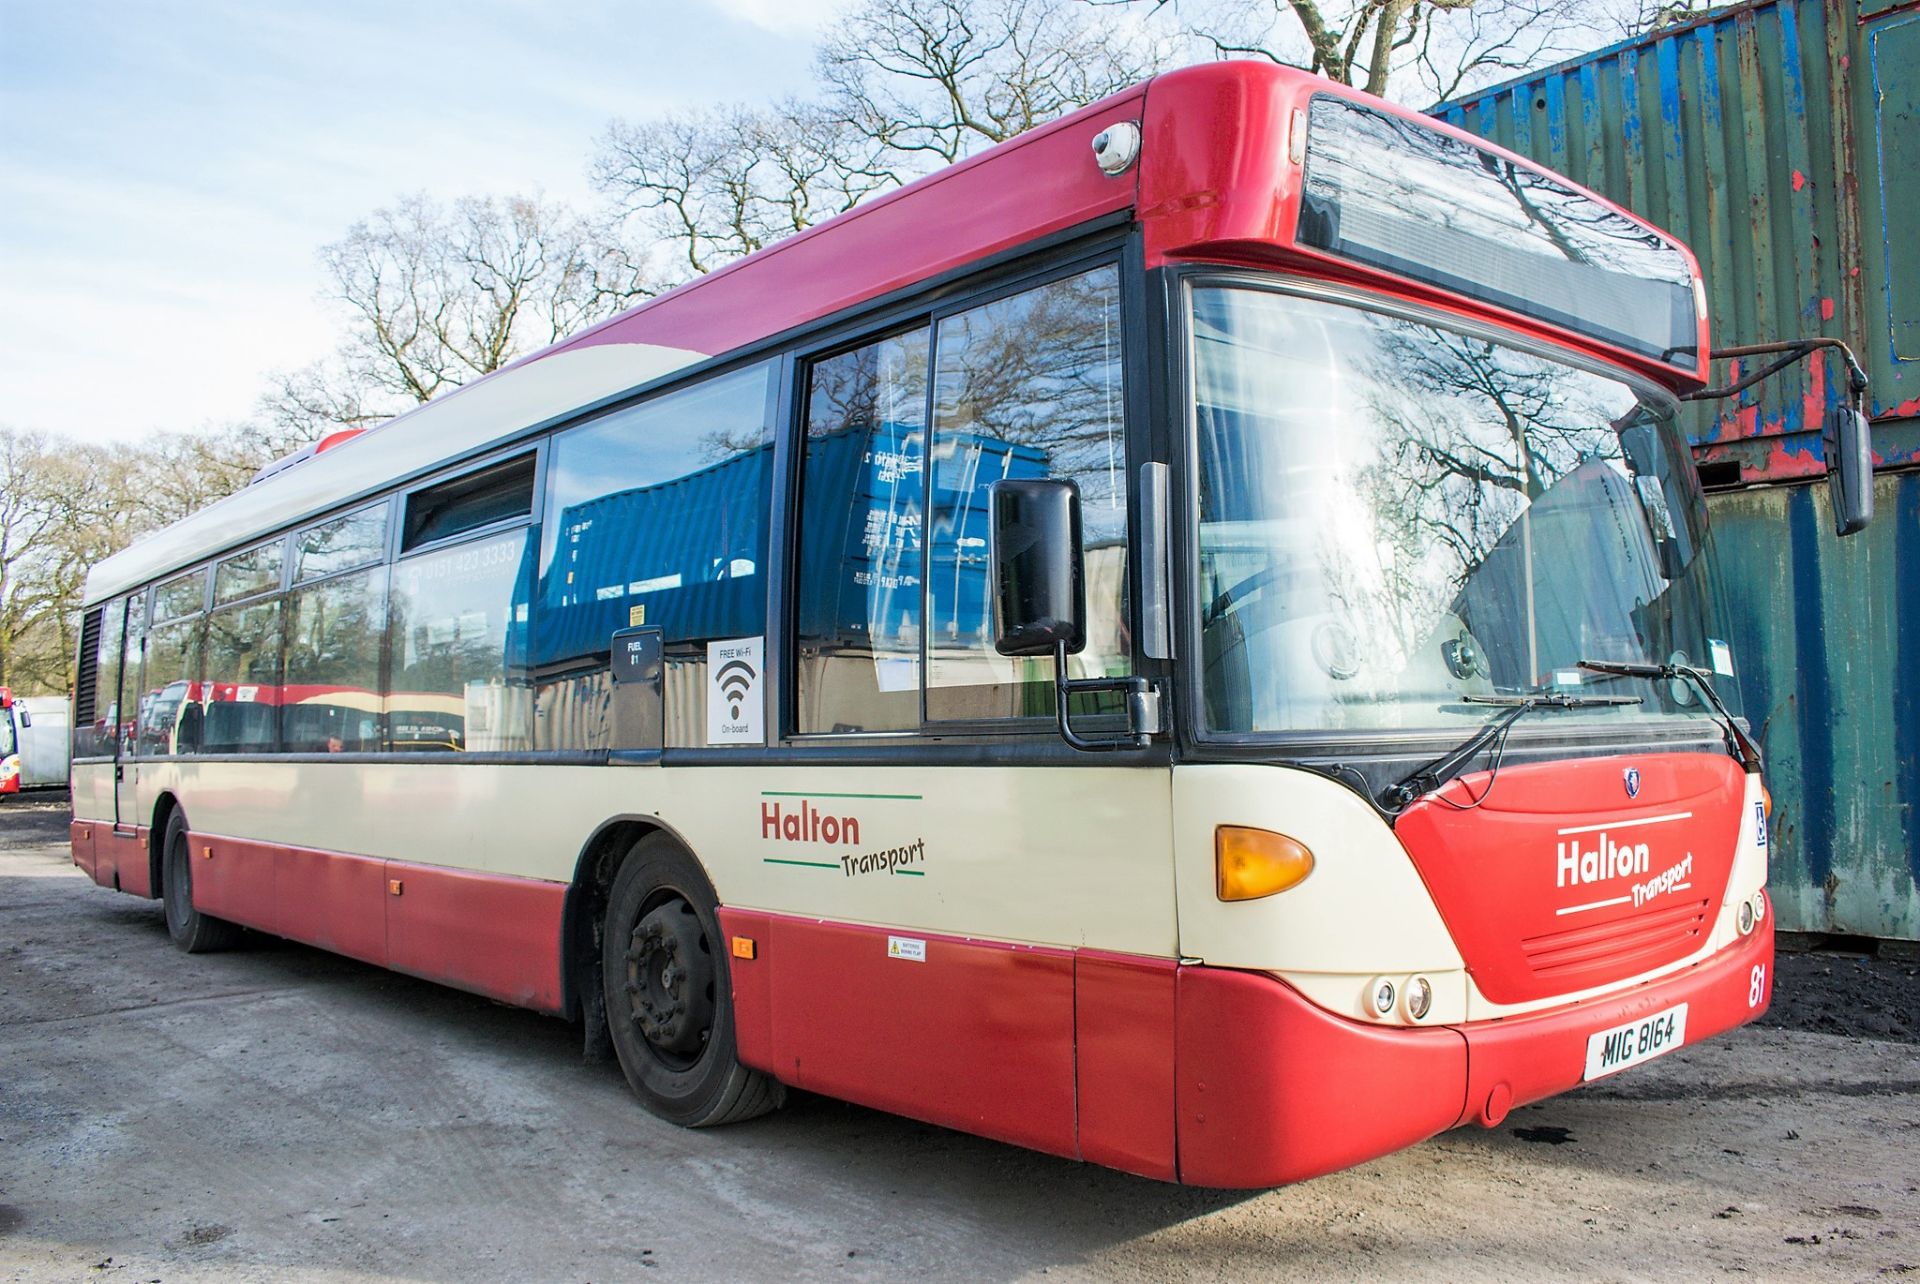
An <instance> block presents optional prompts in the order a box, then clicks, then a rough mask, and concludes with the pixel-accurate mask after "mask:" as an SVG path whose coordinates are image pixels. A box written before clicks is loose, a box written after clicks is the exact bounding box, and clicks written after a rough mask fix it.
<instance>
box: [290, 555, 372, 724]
mask: <svg viewBox="0 0 1920 1284" xmlns="http://www.w3.org/2000/svg"><path fill="white" fill-rule="evenodd" d="M348 520H352V519H348ZM386 617H387V568H386V567H384V566H380V567H375V568H374V569H372V570H367V571H361V572H359V573H358V574H354V575H341V576H337V577H335V578H333V579H330V580H327V581H325V582H324V583H320V584H309V585H306V586H304V587H302V588H297V589H295V590H293V591H292V592H291V593H289V594H287V659H286V673H285V681H284V683H283V685H282V687H281V691H282V701H281V713H280V717H281V728H280V741H281V747H282V748H284V749H286V750H287V751H288V752H289V753H375V752H378V751H379V750H380V749H381V748H382V747H383V746H382V744H381V734H380V726H381V716H380V715H381V685H380V650H381V646H382V643H383V642H384V640H385V637H386V625H387V618H386Z"/></svg>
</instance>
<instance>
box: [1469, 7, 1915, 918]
mask: <svg viewBox="0 0 1920 1284" xmlns="http://www.w3.org/2000/svg"><path fill="white" fill-rule="evenodd" d="M1433 111H1434V114H1435V115H1437V116H1439V117H1440V118H1441V119H1443V120H1447V121H1449V122H1451V123H1453V124H1456V125H1460V126H1462V127H1464V128H1466V129H1470V130H1473V131H1475V132H1476V133H1479V134H1481V135H1483V136H1485V137H1487V138H1490V139H1493V140H1494V141H1495V142H1498V143H1500V144H1502V145H1504V146H1506V147H1509V148H1511V149H1513V150H1514V151H1517V152H1520V153H1522V154H1524V155H1528V156H1532V157H1533V158H1535V159H1537V160H1539V161H1541V162H1542V163H1544V164H1546V165H1549V166H1551V167H1552V168H1554V169H1556V170H1558V171H1559V172H1561V173H1563V174H1566V175H1568V176H1569V177H1572V178H1574V179H1576V180H1577V181H1579V182H1582V183H1584V184H1586V185H1587V186H1589V187H1592V188H1593V189H1595V190H1596V191H1599V192H1602V193H1604V194H1605V195H1607V196H1610V197H1612V198H1613V199H1614V200H1616V201H1619V202H1620V203H1621V204H1622V205H1625V206H1627V207H1628V208H1629V209H1632V210H1634V211H1635V212H1636V213H1638V214H1640V215H1642V216H1643V217H1645V218H1647V219H1649V220H1650V221H1652V222H1654V223H1655V224H1658V225H1659V226H1661V227H1664V228H1666V229H1668V230H1669V231H1671V232H1673V233H1674V234H1675V235H1676V236H1678V237H1679V238H1680V239H1682V240H1683V241H1685V242H1687V244H1688V245H1689V246H1690V247H1691V248H1692V249H1693V250H1694V252H1695V254H1697V255H1698V256H1699V258H1700V262H1701V268H1702V271H1703V273H1704V275H1705V277H1706V281H1707V286H1708V297H1709V307H1710V310H1711V313H1712V323H1713V338H1714V342H1715V344H1716V346H1727V345H1731V344H1737V343H1752V342H1760V341H1764V340H1769V339H1786V338H1800V337H1804V336H1807V335H1813V334H1830V335H1835V336H1837V337H1840V338H1844V339H1846V340H1847V341H1848V342H1849V343H1850V344H1852V345H1853V347H1854V349H1855V350H1856V351H1857V352H1859V353H1860V355H1861V358H1862V359H1863V360H1864V361H1865V362H1866V364H1867V367H1868V372H1869V374H1870V375H1871V377H1872V379H1873V393H1872V402H1873V414H1874V419H1875V424H1874V447H1875V453H1876V456H1877V458H1878V460H1879V462H1880V464H1881V465H1882V467H1883V468H1885V469H1888V470H1893V469H1898V468H1902V467H1905V466H1911V465H1916V464H1920V237H1916V236H1914V235H1912V234H1911V233H1910V232H1908V231H1906V227H1907V225H1908V224H1909V223H1911V222H1912V220H1913V218H1914V216H1915V215H1914V211H1915V210H1916V209H1920V4H1916V3H1914V0H1865V3H1864V4H1856V3H1854V2H1852V0H1841V2H1839V3H1832V4H1822V3H1819V2H1818V0H1768V2H1767V3H1760V4H1749V5H1742V6H1739V7H1737V8H1732V9H1726V10H1722V11H1720V12H1718V13H1715V14H1713V15H1711V16H1709V17H1706V18H1704V19H1701V20H1698V21H1695V22H1692V23H1689V24H1687V25H1685V26H1681V27H1676V28H1674V29H1672V30H1670V31H1666V32H1662V33H1660V34H1659V35H1658V36H1654V37H1650V38H1647V39H1644V40H1639V41H1634V42H1629V43H1627V44H1623V45H1616V46H1614V47H1612V48H1609V49H1603V50H1601V51H1599V52H1597V53H1594V54H1591V55H1589V56H1587V57H1585V58H1582V59H1579V60H1577V61H1575V62H1572V63H1568V64H1564V65H1562V66H1560V67H1556V68H1554V69H1552V70H1551V71H1548V72H1545V73H1543V74H1540V75H1537V76H1532V77H1529V78H1527V79H1524V80H1519V81H1514V82H1510V83H1508V84H1506V85H1501V86H1498V87H1496V88H1493V89H1490V90H1487V91H1484V92H1483V93H1480V94H1478V95H1475V96H1474V97H1472V98H1467V99H1462V100H1459V101H1456V102H1451V103H1444V104H1441V105H1440V106H1438V107H1436V108H1434V109H1433ZM1838 375H1839V371H1838V369H1837V367H1835V366H1833V365H1830V364H1827V363H1813V364H1811V365H1809V366H1805V367H1802V368H1800V369H1798V370H1795V371H1792V372H1789V373H1788V374H1786V375H1784V376H1782V377H1780V378H1778V379H1775V380H1772V381H1770V382H1769V383H1768V384H1767V385H1764V386H1763V388H1762V389H1761V390H1759V391H1757V392H1754V393H1749V394H1748V395H1747V396H1745V397H1744V398H1742V399H1741V402H1740V403H1739V404H1737V405H1735V404H1731V403H1728V402H1718V403H1712V405H1711V406H1710V407H1708V406H1702V407H1696V408H1695V409H1694V410H1693V411H1692V412H1691V413H1692V414H1693V416H1694V418H1693V422H1692V423H1691V425H1690V430H1691V434H1692V436H1693V440H1694V449H1695V457H1696V460H1697V462H1698V463H1699V464H1700V465H1701V474H1702V478H1703V480H1706V481H1707V482H1708V483H1709V485H1710V486H1712V487H1713V488H1714V493H1713V494H1712V496H1711V497H1710V500H1709V504H1710V507H1711V510H1712V516H1713V521H1714V525H1715V528H1716V545H1717V549H1718V552H1719V555H1720V559H1721V564H1722V569H1723V572H1724V578H1725V582H1726V584H1727V587H1728V590H1729V596H1730V599H1731V601H1730V603H1729V614H1730V616H1731V619H1732V625H1731V627H1732V630H1733V640H1734V643H1735V647H1736V654H1737V656H1738V662H1739V664H1740V669H1741V672H1740V682H1741V691H1742V695H1743V696H1744V698H1745V701H1746V708H1747V712H1748V714H1749V716H1750V717H1751V718H1752V719H1753V721H1754V724H1755V726H1756V728H1757V729H1758V730H1759V732H1760V734H1761V737H1762V740H1763V743H1764V744H1765V745H1766V748H1767V751H1768V766H1769V773H1768V776H1769V783H1770V784H1771V786H1772V789H1773V791H1774V798H1775V802H1776V808H1777V810H1776V813H1775V816H1776V825H1777V829H1778V834H1777V836H1776V840H1775V847H1774V852H1773V860H1774V871H1773V878H1774V889H1775V893H1776V896H1777V898H1778V901H1779V906H1780V925H1781V926H1782V927H1783V928H1786V929H1788V930H1800V931H1815V932H1846V933H1858V934H1862V935H1868V936H1879V937H1887V938H1902V939H1920V890H1917V887H1920V474H1916V473H1899V474H1894V473H1892V472H1891V471H1889V472H1887V473H1883V475H1882V476H1881V477H1880V478H1879V479H1878V485H1877V486H1876V490H1875V496H1876V502H1877V505H1878V510H1879V511H1878V514H1877V518H1876V522H1875V524H1874V525H1873V526H1872V527H1871V528H1869V529H1868V530H1867V531H1866V532H1865V533H1864V534H1861V535H1858V536H1855V537H1853V538H1851V539H1848V540H1845V541H1840V540H1837V539H1836V538H1835V537H1834V535H1833V533H1832V524H1831V521H1830V510H1829V508H1828V504H1827V496H1826V491H1825V487H1824V486H1816V485H1809V484H1808V483H1809V482H1811V481H1812V480H1813V479H1815V478H1818V477H1820V476H1821V475H1823V474H1824V472H1825V463H1824V458H1823V452H1822V449H1821V443H1820V431H1821V428H1822V426H1823V424H1824V421H1825V417H1826V415H1827V414H1829V413H1830V412H1831V411H1832V410H1834V409H1835V408H1836V407H1838V406H1839V405H1840V403H1841V396H1842V391H1843V389H1842V385H1841V383H1840V381H1839V378H1838Z"/></svg>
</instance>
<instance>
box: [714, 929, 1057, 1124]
mask: <svg viewBox="0 0 1920 1284" xmlns="http://www.w3.org/2000/svg"><path fill="white" fill-rule="evenodd" d="M720 921H721V924H722V926H723V927H724V929H725V930H726V932H727V934H728V936H729V937H742V938H748V939H751V940H752V941H753V943H754V944H753V952H754V955H755V957H754V958H753V959H751V960H748V959H745V958H741V957H735V958H734V959H732V960H731V963H732V971H733V974H734V1003H735V1010H736V1013H737V1018H736V1019H737V1023H738V1025H737V1029H738V1037H739V1040H740V1052H741V1057H742V1059H743V1060H745V1061H747V1063H748V1064H750V1065H753V1066H754V1067H755V1068H757V1069H760V1070H764V1071H766V1072H767V1073H769V1074H772V1075H774V1076H775V1077H777V1078H779V1079H781V1080H783V1081H784V1082H786V1083H789V1084H792V1085H793V1086H795V1087H797V1088H805V1089H808V1090H809V1091H812V1092H821V1093H825V1094H827V1095H828V1096H833V1097H839V1098H841V1099H842V1100H845V1101H853V1102H858V1103H859V1104H861V1105H867V1106H875V1107H878V1108H879V1109H881V1110H888V1111H892V1112H893V1113H895V1114H901V1115H907V1116H909V1117H911V1118H914V1119H923V1120H925V1121H927V1122H928V1123H935V1124H941V1125H944V1126H946V1127H949V1128H958V1129H961V1130H963V1131H966V1132H971V1133H976V1134H978V1135H980V1136H983V1137H993V1138H996V1139H998V1140H1001V1141H1011V1142H1014V1143H1016V1144H1018V1145H1022V1146H1030V1147H1032V1148H1033V1149H1035V1150H1044V1151H1048V1152H1050V1153H1052V1154H1056V1155H1070V1156H1071V1155H1076V1154H1077V1153H1078V1148H1077V1146H1076V1143H1075V1135H1074V1131H1075V1129H1074V1104H1075V1103H1074V1049H1073V974H1074V957H1073V952H1072V951H1070V950H1058V949H1040V948H1034V947H1029V946H1012V945H1005V944H1000V943H997V942H986V941H972V940H966V939H964V938H959V937H949V936H929V935H925V934H919V933H916V934H910V935H909V934H902V933H898V932H896V933H889V932H888V931H887V930H886V929H884V928H869V927H858V926H853V925H850V924H844V923H827V922H820V921H817V920H813V919H800V918H789V917H786V916H784V915H774V914H754V913H746V914H742V913H739V912H736V911H733V910H725V909H723V910H722V911H721V917H720ZM890 943H892V948H891V949H890Z"/></svg>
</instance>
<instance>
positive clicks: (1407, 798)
mask: <svg viewBox="0 0 1920 1284" xmlns="http://www.w3.org/2000/svg"><path fill="white" fill-rule="evenodd" d="M1461 699H1462V700H1464V701H1465V702H1466V703H1468V704H1498V705H1507V706H1510V707H1509V708H1508V709H1507V710H1506V712H1504V713H1502V714H1500V715H1499V716H1498V717H1495V718H1492V719H1490V720H1488V721H1487V723H1486V724H1485V725H1483V726H1482V727H1481V728H1480V729H1479V730H1478V731H1476V732H1474V733H1473V735H1472V736H1470V737H1468V738H1467V740H1466V742H1465V743H1464V744H1462V745H1461V746H1460V747H1459V748H1458V749H1451V750H1449V751H1447V752H1446V753H1444V754H1442V755H1440V756H1439V757H1438V758H1435V759H1434V760H1433V761H1432V762H1429V763H1427V764H1425V765H1424V766H1420V767H1415V768H1414V769H1413V771H1412V773H1411V774H1409V775H1408V776H1407V777H1406V778H1405V779H1404V780H1401V781H1399V782H1398V783H1396V784H1391V785H1388V786H1387V787H1386V788H1385V789H1383V790H1381V791H1380V796H1379V798H1378V799H1377V800H1376V801H1378V802H1379V804H1380V808H1381V810H1383V811H1386V812H1388V813H1390V814H1398V813H1399V812H1402V811H1405V810H1406V809H1407V807H1408V805H1409V804H1411V803H1412V802H1413V800H1414V799H1416V798H1418V797H1420V796H1421V795H1422V794H1430V793H1432V792H1433V791H1434V790H1436V789H1438V788H1440V786H1442V785H1444V784H1446V783H1447V782H1448V781H1449V780H1452V779H1453V778H1454V777H1455V776H1457V775H1459V774H1460V773H1461V772H1462V771H1463V770H1465V768H1466V765H1467V764H1468V763H1469V762H1471V761H1473V757H1474V755H1475V754H1477V753H1479V752H1480V751H1481V750H1482V749H1484V748H1486V746H1487V745H1489V744H1492V743H1494V742H1495V741H1498V742H1499V744H1500V746H1501V748H1502V749H1504V748H1505V745H1506V739H1507V732H1508V731H1509V730H1510V729H1511V728H1512V727H1513V724H1514V723H1516V722H1518V721H1520V719H1522V718H1524V717H1525V716H1526V715H1527V714H1529V713H1531V712H1533V711H1534V710H1535V709H1594V708H1600V707H1603V706H1606V705H1617V704H1640V703H1642V701H1641V699H1640V697H1639V696H1576V695H1567V694H1566V693H1565V692H1561V691H1546V692H1541V693H1539V694H1537V695H1494V696H1483V695H1470V696H1462V697H1461ZM1493 770H1494V772H1495V773H1496V774H1497V773H1498V772H1499V770H1500V764H1499V750H1496V751H1495V759H1494V765H1493ZM1492 788H1493V781H1492V780H1491V779H1489V780H1488V781H1487V789H1489V790H1490V789H1492ZM1486 796H1487V795H1486V792H1485V791H1482V793H1481V795H1480V798H1479V799H1476V800H1475V802H1474V804H1473V805H1474V806H1478V805H1479V803H1480V802H1481V801H1483V800H1485V798H1486Z"/></svg>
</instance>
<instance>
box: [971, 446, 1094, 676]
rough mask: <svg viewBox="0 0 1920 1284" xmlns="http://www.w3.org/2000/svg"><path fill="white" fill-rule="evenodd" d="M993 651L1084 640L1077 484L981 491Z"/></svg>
mask: <svg viewBox="0 0 1920 1284" xmlns="http://www.w3.org/2000/svg"><path fill="white" fill-rule="evenodd" d="M987 494H988V500H987V506H988V512H989V518H988V524H989V526H990V528H991V536H992V538H991V542H990V544H989V547H988V560H989V564H990V565H989V582H990V583H991V584H992V585H993V649H994V650H996V651H998V652H999V653H1000V654H1001V655H1052V654H1054V653H1055V652H1056V651H1058V650H1059V649H1061V648H1062V647H1064V648H1065V650H1066V653H1067V654H1069V655H1072V654H1076V653H1078V652H1079V651H1080V650H1081V649H1082V648H1084V647H1085V646H1086V644H1087V590H1086V579H1085V574H1084V570H1083V566H1082V560H1081V553H1080V488H1079V487H1078V486H1076V485H1075V484H1074V483H1072V482H1070V481H1055V480H1038V479H1022V480H1016V481H997V482H995V483H993V485H992V486H991V487H990V488H989V489H988V492H987Z"/></svg>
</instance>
